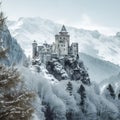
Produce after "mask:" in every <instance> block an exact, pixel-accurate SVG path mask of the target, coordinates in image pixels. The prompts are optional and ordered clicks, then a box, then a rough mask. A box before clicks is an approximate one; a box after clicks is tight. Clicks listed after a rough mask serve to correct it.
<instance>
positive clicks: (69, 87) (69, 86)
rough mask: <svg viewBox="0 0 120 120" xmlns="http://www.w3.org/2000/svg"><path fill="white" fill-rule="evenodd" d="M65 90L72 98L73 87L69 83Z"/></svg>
mask: <svg viewBox="0 0 120 120" xmlns="http://www.w3.org/2000/svg"><path fill="white" fill-rule="evenodd" d="M66 90H67V91H68V92H69V95H70V96H72V90H73V86H72V83H71V82H70V81H69V82H68V84H67V88H66Z"/></svg>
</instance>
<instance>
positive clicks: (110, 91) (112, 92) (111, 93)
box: [107, 84, 115, 99]
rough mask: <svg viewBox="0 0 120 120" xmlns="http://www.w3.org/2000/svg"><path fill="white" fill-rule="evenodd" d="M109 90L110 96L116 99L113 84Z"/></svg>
mask: <svg viewBox="0 0 120 120" xmlns="http://www.w3.org/2000/svg"><path fill="white" fill-rule="evenodd" d="M107 90H108V91H109V94H110V96H111V97H112V98H113V99H115V91H114V89H113V87H112V85H111V84H109V85H108V87H107Z"/></svg>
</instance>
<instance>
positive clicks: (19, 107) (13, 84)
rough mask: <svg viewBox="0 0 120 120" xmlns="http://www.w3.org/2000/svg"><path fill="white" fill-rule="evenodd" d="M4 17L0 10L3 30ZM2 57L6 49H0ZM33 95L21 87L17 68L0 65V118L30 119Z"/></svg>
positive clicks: (21, 82) (10, 119)
mask: <svg viewBox="0 0 120 120" xmlns="http://www.w3.org/2000/svg"><path fill="white" fill-rule="evenodd" d="M5 19H6V18H4V16H3V13H2V12H1V13H0V30H1V31H4V26H5ZM0 40H1V38H0ZM0 48H2V44H0ZM4 57H6V50H4V49H0V59H2V58H4ZM34 97H35V94H34V93H32V92H29V91H28V90H26V89H25V88H23V81H22V79H21V76H20V74H19V72H18V71H17V69H15V68H13V67H10V68H7V67H5V66H3V65H0V120H30V119H31V118H32V113H33V111H34V109H33V106H32V104H31V102H32V100H33V99H34Z"/></svg>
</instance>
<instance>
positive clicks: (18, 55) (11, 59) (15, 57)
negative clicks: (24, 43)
mask: <svg viewBox="0 0 120 120" xmlns="http://www.w3.org/2000/svg"><path fill="white" fill-rule="evenodd" d="M0 37H1V39H2V41H3V43H2V46H3V47H4V49H7V52H6V56H7V58H1V59H0V63H4V64H6V65H11V64H18V63H20V62H21V61H22V60H24V59H25V54H24V52H23V50H22V48H21V47H20V45H19V44H18V42H17V40H16V39H14V38H13V37H12V36H11V34H10V32H9V30H8V28H7V26H5V27H4V30H3V31H1V30H0Z"/></svg>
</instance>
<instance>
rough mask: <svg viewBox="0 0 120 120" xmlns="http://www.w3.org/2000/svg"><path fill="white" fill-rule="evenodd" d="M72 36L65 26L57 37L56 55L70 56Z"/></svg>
mask: <svg viewBox="0 0 120 120" xmlns="http://www.w3.org/2000/svg"><path fill="white" fill-rule="evenodd" d="M69 41H70V36H69V34H68V32H67V30H66V28H65V26H64V25H63V26H62V28H61V31H60V32H59V34H57V35H55V45H56V46H55V47H56V49H55V53H56V54H57V55H58V56H65V55H68V52H69Z"/></svg>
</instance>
